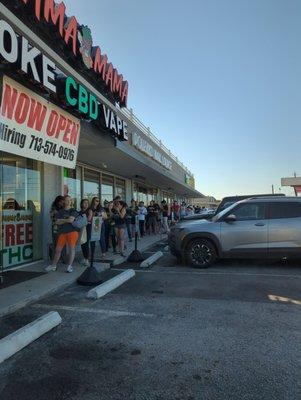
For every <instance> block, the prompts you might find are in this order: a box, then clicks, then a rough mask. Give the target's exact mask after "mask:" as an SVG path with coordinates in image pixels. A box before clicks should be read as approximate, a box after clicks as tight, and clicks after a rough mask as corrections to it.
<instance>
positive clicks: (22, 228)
mask: <svg viewBox="0 0 301 400" xmlns="http://www.w3.org/2000/svg"><path fill="white" fill-rule="evenodd" d="M0 175H1V181H0V212H1V220H2V221H1V222H2V229H1V232H2V235H1V239H2V248H1V257H0V264H1V266H3V267H4V268H5V269H7V268H11V267H14V266H17V265H20V264H23V263H28V262H31V261H35V260H39V259H41V258H42V218H41V163H40V162H38V161H34V160H30V159H27V158H23V157H19V156H16V155H13V154H9V153H4V152H2V159H1V166H0Z"/></svg>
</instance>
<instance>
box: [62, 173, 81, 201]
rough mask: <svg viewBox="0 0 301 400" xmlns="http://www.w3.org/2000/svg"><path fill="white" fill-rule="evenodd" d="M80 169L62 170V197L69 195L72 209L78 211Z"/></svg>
mask: <svg viewBox="0 0 301 400" xmlns="http://www.w3.org/2000/svg"><path fill="white" fill-rule="evenodd" d="M81 179H82V171H81V167H76V169H68V168H64V196H66V195H69V196H70V197H71V198H72V200H73V207H74V208H76V209H78V208H79V206H80V201H81Z"/></svg>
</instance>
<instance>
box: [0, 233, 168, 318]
mask: <svg viewBox="0 0 301 400" xmlns="http://www.w3.org/2000/svg"><path fill="white" fill-rule="evenodd" d="M164 240H166V235H156V236H147V237H145V238H143V239H142V240H140V241H139V242H138V250H140V251H141V252H143V251H146V250H147V249H148V248H149V247H151V246H153V245H154V244H155V243H157V242H161V241H164ZM134 247H135V243H134V242H131V243H127V250H126V254H127V255H129V254H130V253H131V252H132V251H133V250H134ZM98 251H99V250H98V249H97V251H96V255H95V258H96V260H97V259H99V258H100V254H99V253H98ZM125 261H126V258H123V257H121V256H120V255H114V254H112V253H111V252H109V253H108V254H107V257H106V259H105V260H104V261H103V262H104V263H108V262H110V264H111V265H114V266H115V265H119V264H122V263H123V262H125ZM74 265H75V269H74V272H73V273H71V274H67V273H66V272H65V267H64V266H59V268H58V271H56V272H51V273H46V274H44V275H41V276H39V277H37V278H34V279H30V280H27V281H25V282H21V283H18V284H16V285H12V286H9V287H7V288H4V289H0V317H3V316H4V315H6V314H10V313H12V312H14V311H16V310H18V309H20V308H22V307H24V306H26V305H27V304H29V303H33V302H35V301H37V300H39V299H41V298H42V297H45V296H47V295H49V294H52V293H54V292H56V291H57V290H59V289H62V288H64V287H66V286H69V285H71V284H72V283H74V282H76V280H77V278H78V277H79V276H80V275H81V274H82V272H83V271H84V270H85V268H84V267H82V266H81V265H80V263H79V262H77V263H75V264H74ZM45 266H46V265H45V262H41V263H36V264H33V265H29V266H25V267H24V268H22V269H20V271H33V272H40V271H43V269H44V267H45Z"/></svg>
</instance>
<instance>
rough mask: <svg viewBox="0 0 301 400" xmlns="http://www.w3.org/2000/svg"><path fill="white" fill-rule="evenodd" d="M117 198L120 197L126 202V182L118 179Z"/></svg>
mask: <svg viewBox="0 0 301 400" xmlns="http://www.w3.org/2000/svg"><path fill="white" fill-rule="evenodd" d="M115 193H116V196H120V197H121V199H122V200H123V201H125V180H124V179H119V178H116V191H115Z"/></svg>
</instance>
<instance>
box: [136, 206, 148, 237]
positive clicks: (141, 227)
mask: <svg viewBox="0 0 301 400" xmlns="http://www.w3.org/2000/svg"><path fill="white" fill-rule="evenodd" d="M146 215H147V209H146V208H145V207H144V202H143V201H140V203H139V207H138V219H139V230H140V236H141V237H143V236H144V235H145V217H146Z"/></svg>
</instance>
